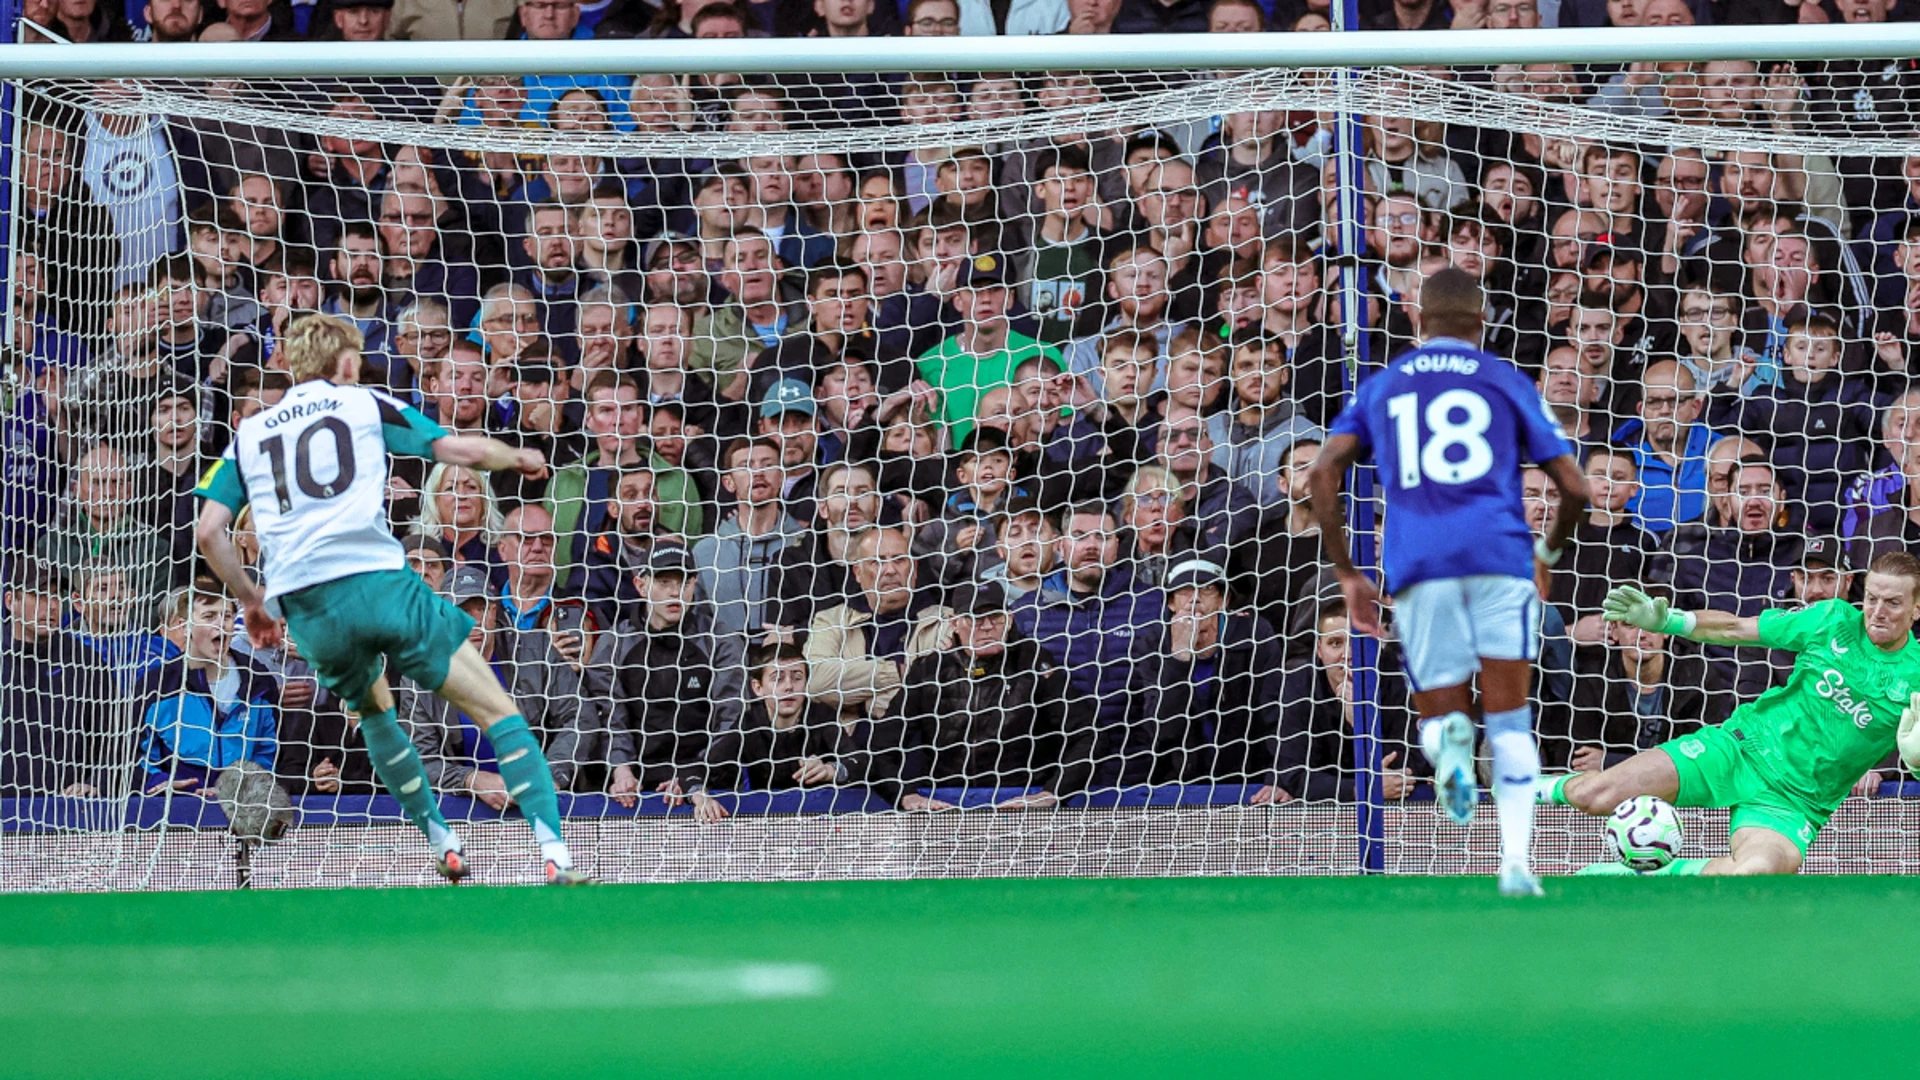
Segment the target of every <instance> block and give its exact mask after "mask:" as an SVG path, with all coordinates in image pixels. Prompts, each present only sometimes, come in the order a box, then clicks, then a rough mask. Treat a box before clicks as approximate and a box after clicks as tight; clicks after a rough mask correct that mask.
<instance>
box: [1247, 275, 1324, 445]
mask: <svg viewBox="0 0 1920 1080" xmlns="http://www.w3.org/2000/svg"><path fill="white" fill-rule="evenodd" d="M1321 282H1322V277H1321V273H1320V263H1319V261H1318V257H1317V256H1315V255H1314V253H1313V249H1312V248H1310V247H1308V246H1307V245H1306V244H1304V243H1295V242H1291V241H1287V240H1280V241H1276V242H1274V243H1272V244H1269V245H1267V251H1266V255H1265V258H1264V261H1263V262H1262V263H1261V268H1260V287H1261V295H1262V298H1263V299H1264V300H1265V302H1266V312H1267V314H1266V319H1265V320H1264V321H1263V322H1262V324H1261V325H1262V326H1263V327H1264V328H1265V330H1266V332H1267V334H1268V335H1269V336H1271V337H1278V338H1279V339H1280V341H1281V342H1282V343H1283V344H1285V346H1286V349H1287V364H1288V366H1289V367H1290V368H1291V369H1292V372H1293V374H1292V375H1290V376H1289V377H1288V379H1287V384H1288V385H1289V386H1290V387H1291V388H1292V394H1293V400H1294V402H1295V403H1296V404H1297V405H1298V407H1299V410H1300V413H1301V415H1302V416H1304V417H1305V418H1306V419H1307V420H1309V421H1311V422H1312V423H1314V424H1316V425H1319V426H1325V425H1326V424H1327V422H1328V421H1330V420H1332V419H1333V417H1335V416H1336V415H1338V414H1339V412H1340V408H1341V402H1342V401H1344V400H1345V398H1344V397H1343V391H1342V389H1341V387H1342V382H1341V379H1342V375H1341V371H1342V367H1343V365H1344V360H1343V359H1342V355H1343V354H1342V349H1341V345H1340V341H1339V339H1338V336H1337V335H1336V334H1335V332H1334V326H1333V325H1332V322H1331V321H1330V320H1329V319H1328V318H1327V308H1326V296H1325V293H1324V292H1323V291H1322V289H1321Z"/></svg>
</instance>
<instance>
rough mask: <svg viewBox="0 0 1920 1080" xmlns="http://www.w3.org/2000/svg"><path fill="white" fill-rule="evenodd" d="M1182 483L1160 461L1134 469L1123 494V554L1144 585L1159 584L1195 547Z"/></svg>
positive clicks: (1121, 509) (1124, 559)
mask: <svg viewBox="0 0 1920 1080" xmlns="http://www.w3.org/2000/svg"><path fill="white" fill-rule="evenodd" d="M1180 491H1181V489H1180V483H1179V481H1177V480H1175V479H1174V477H1173V474H1171V473H1169V472H1167V470H1166V469H1163V468H1161V467H1160V466H1158V465H1143V466H1141V467H1140V468H1138V469H1135V470H1134V472H1133V475H1132V476H1131V477H1130V478H1129V479H1128V480H1127V485H1126V488H1125V489H1124V490H1123V491H1122V492H1121V495H1120V514H1119V518H1120V525H1121V528H1122V530H1123V534H1122V539H1121V542H1120V557H1121V559H1122V561H1123V562H1124V563H1125V564H1126V566H1127V567H1128V569H1129V571H1130V572H1131V573H1132V574H1133V578H1134V581H1135V582H1137V583H1139V584H1141V585H1148V586H1159V585H1161V584H1163V583H1164V582H1165V581H1166V579H1167V572H1168V571H1169V570H1171V569H1172V568H1173V565H1174V563H1175V562H1176V561H1178V560H1179V559H1180V558H1181V557H1182V556H1184V555H1188V554H1190V553H1191V551H1192V544H1193V538H1192V536H1191V535H1189V534H1188V533H1187V531H1186V530H1185V528H1184V526H1186V525H1187V504H1186V502H1185V500H1183V499H1182V498H1181V497H1180Z"/></svg>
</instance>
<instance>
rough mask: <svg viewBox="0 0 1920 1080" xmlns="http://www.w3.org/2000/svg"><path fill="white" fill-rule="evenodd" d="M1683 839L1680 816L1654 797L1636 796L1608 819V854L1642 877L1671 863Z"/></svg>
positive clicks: (1618, 807) (1621, 805) (1622, 804)
mask: <svg viewBox="0 0 1920 1080" xmlns="http://www.w3.org/2000/svg"><path fill="white" fill-rule="evenodd" d="M1681 838H1682V837H1681V832H1680V815H1679V814H1676V813H1674V812H1673V807H1672V806H1671V805H1669V804H1668V803H1667V801H1666V800H1665V799H1656V798H1654V797H1653V796H1651V795H1635V796H1634V797H1633V798H1631V799H1628V800H1627V801H1626V802H1623V803H1621V804H1620V805H1619V806H1616V807H1614V808H1613V813H1612V814H1611V815H1609V816H1608V818H1607V853H1608V854H1609V855H1611V856H1612V857H1613V858H1615V859H1618V860H1620V861H1621V862H1623V863H1625V864H1626V865H1627V867H1628V868H1629V869H1632V870H1637V871H1639V872H1641V873H1643V874H1644V873H1646V872H1647V871H1649V870H1658V869H1660V868H1661V867H1663V866H1665V865H1667V864H1668V863H1670V862H1672V861H1673V860H1674V858H1675V857H1677V856H1678V855H1679V854H1680V841H1681Z"/></svg>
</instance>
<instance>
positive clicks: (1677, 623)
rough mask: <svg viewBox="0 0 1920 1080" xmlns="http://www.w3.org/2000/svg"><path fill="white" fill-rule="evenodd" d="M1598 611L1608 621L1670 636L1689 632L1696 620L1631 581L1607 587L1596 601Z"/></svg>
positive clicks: (1688, 612) (1685, 634) (1692, 615)
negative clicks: (1598, 601) (1627, 583)
mask: <svg viewBox="0 0 1920 1080" xmlns="http://www.w3.org/2000/svg"><path fill="white" fill-rule="evenodd" d="M1600 614H1601V616H1602V617H1603V618H1605V619H1606V620H1607V621H1608V622H1623V623H1626V624H1627V625H1629V626H1637V627H1639V628H1640V629H1642V630H1651V631H1653V632H1654V633H1656V634H1666V635H1668V636H1670V637H1671V636H1675V635H1677V636H1679V637H1686V636H1688V635H1690V634H1692V633H1693V627H1694V623H1695V622H1696V621H1697V620H1696V618H1695V616H1694V614H1693V612H1691V611H1675V610H1673V607H1672V605H1670V604H1669V603H1667V601H1666V600H1665V599H1664V598H1662V599H1659V600H1656V599H1654V598H1653V597H1651V596H1648V595H1647V594H1646V593H1643V592H1641V591H1640V590H1639V589H1636V588H1634V587H1633V586H1631V585H1622V586H1620V587H1618V588H1615V589H1612V590H1610V591H1608V593H1607V598H1606V599H1605V600H1602V601H1601V602H1600Z"/></svg>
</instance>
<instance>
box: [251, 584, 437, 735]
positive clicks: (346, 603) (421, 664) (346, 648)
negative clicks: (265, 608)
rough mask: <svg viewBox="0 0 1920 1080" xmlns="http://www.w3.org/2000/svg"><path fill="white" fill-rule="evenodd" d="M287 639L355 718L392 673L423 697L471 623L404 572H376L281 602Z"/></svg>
mask: <svg viewBox="0 0 1920 1080" xmlns="http://www.w3.org/2000/svg"><path fill="white" fill-rule="evenodd" d="M280 611H281V614H283V615H285V616H286V619H287V633H289V634H290V635H292V637H293V641H294V644H296V645H298V646H299V647H300V655H301V657H302V658H304V659H305V660H306V661H307V663H309V664H312V665H313V673H314V675H315V676H317V677H318V678H319V680H320V683H321V685H323V686H325V687H326V688H327V689H329V690H331V691H333V692H334V693H335V694H338V695H339V696H340V698H341V700H343V701H345V702H346V703H347V704H348V705H349V706H350V707H352V708H353V709H354V710H355V711H359V710H360V709H361V707H362V706H363V705H364V704H365V703H366V698H367V691H368V689H369V688H371V687H372V686H373V682H374V680H375V679H378V678H379V677H380V675H381V672H382V671H384V670H386V669H388V668H391V669H392V670H393V671H394V672H396V673H398V674H400V675H404V676H406V677H407V678H409V679H412V680H413V681H414V682H416V683H418V684H420V685H421V686H423V687H426V688H427V689H429V690H438V689H440V684H441V683H443V682H446V681H447V665H448V664H449V663H451V662H452V660H453V654H454V653H455V652H456V651H458V650H459V648H460V645H461V643H462V642H464V641H466V640H467V633H468V631H470V630H472V629H473V618H472V617H471V616H469V615H468V614H467V613H466V612H464V611H461V610H460V609H459V608H457V607H455V606H454V605H453V604H452V603H450V602H449V601H448V600H447V599H446V598H445V597H443V596H441V595H440V594H438V593H436V592H434V591H433V590H432V589H431V588H429V587H428V586H427V583H426V582H424V581H422V580H420V575H418V574H416V573H414V572H413V571H411V570H376V571H372V572H369V573H365V574H354V575H352V576H351V577H343V578H338V579H336V580H333V581H323V582H321V583H320V584H318V585H311V586H308V587H307V588H304V589H301V590H300V591H299V592H294V593H288V594H287V595H285V596H282V597H280Z"/></svg>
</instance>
